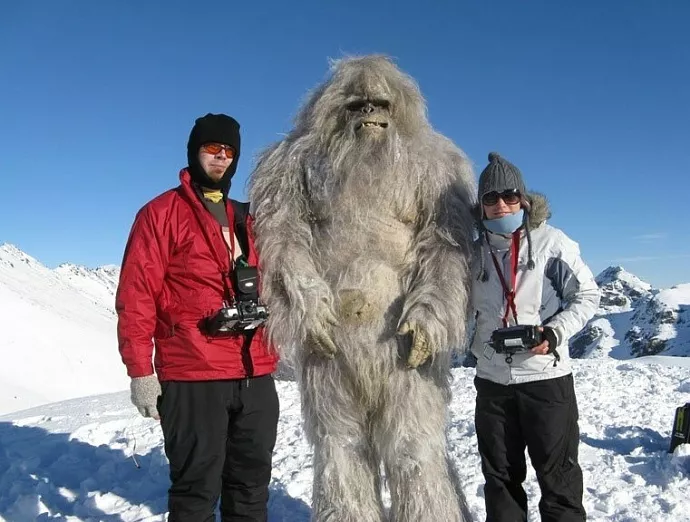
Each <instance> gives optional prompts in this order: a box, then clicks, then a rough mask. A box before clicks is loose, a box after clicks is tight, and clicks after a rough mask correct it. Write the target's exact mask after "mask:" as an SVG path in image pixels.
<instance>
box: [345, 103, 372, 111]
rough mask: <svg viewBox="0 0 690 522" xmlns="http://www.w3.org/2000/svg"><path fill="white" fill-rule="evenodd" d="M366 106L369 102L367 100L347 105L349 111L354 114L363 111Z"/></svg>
mask: <svg viewBox="0 0 690 522" xmlns="http://www.w3.org/2000/svg"><path fill="white" fill-rule="evenodd" d="M366 104H367V102H366V101H365V100H357V101H353V102H350V103H348V104H347V110H348V111H353V112H357V111H361V110H362V109H363V108H364V106H365V105H366Z"/></svg>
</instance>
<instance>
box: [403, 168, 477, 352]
mask: <svg viewBox="0 0 690 522" xmlns="http://www.w3.org/2000/svg"><path fill="white" fill-rule="evenodd" d="M439 163H440V165H438V166H434V167H435V168H434V167H431V168H430V170H432V172H430V174H429V177H430V179H433V178H431V177H432V176H433V177H435V178H437V179H440V180H441V182H440V183H437V184H433V183H429V182H427V183H426V184H425V185H423V186H422V187H421V188H420V189H419V196H418V207H419V209H420V212H419V218H418V222H417V229H416V233H415V237H414V239H413V251H412V259H411V265H410V269H409V273H408V275H407V277H406V280H405V287H406V298H405V305H404V310H403V315H402V320H401V324H404V323H405V322H410V321H411V322H416V323H417V324H419V325H420V326H422V327H423V328H424V329H425V330H426V334H427V336H428V340H429V342H430V343H431V345H432V348H433V349H434V351H438V352H449V351H451V350H453V349H459V348H460V347H461V346H462V345H464V344H465V335H466V326H467V323H468V320H469V305H470V281H469V278H470V262H471V248H472V246H471V245H472V234H473V232H472V230H473V228H472V223H473V221H472V216H471V214H470V209H471V207H472V202H473V194H474V185H473V183H474V181H473V176H472V171H471V168H470V166H469V162H468V161H467V159H465V158H464V157H463V156H458V155H456V154H449V155H448V159H447V160H446V161H445V162H439ZM433 170H436V171H435V172H434V171H433ZM432 353H433V352H432Z"/></svg>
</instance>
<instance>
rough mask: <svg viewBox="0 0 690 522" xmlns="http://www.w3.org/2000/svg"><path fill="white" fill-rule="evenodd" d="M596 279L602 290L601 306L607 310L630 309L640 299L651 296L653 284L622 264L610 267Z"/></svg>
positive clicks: (619, 310)
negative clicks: (627, 269) (629, 270)
mask: <svg viewBox="0 0 690 522" xmlns="http://www.w3.org/2000/svg"><path fill="white" fill-rule="evenodd" d="M596 281H597V284H598V285H599V287H600V288H601V292H602V295H601V304H600V308H601V309H602V310H603V311H605V312H621V311H625V310H630V309H632V308H633V307H634V306H635V305H636V303H637V302H638V301H639V300H640V299H644V298H648V297H651V292H652V285H650V284H649V283H646V282H644V281H642V280H641V279H640V278H639V277H637V276H636V275H634V274H631V273H630V272H628V271H626V270H625V269H624V268H623V267H622V266H610V267H608V268H607V269H606V270H604V271H603V272H602V273H601V274H599V275H598V276H597V278H596Z"/></svg>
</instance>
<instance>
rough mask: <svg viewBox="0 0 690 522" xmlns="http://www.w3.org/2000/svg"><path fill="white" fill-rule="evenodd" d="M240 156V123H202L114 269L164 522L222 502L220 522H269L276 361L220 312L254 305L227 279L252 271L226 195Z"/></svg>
mask: <svg viewBox="0 0 690 522" xmlns="http://www.w3.org/2000/svg"><path fill="white" fill-rule="evenodd" d="M239 156H240V126H239V124H238V123H237V121H235V120H234V119H233V118H231V117H229V116H226V115H224V114H207V115H206V116H204V117H202V118H198V119H197V120H196V123H195V125H194V127H193V128H192V131H191V134H190V136H189V142H188V144H187V159H188V162H189V166H188V167H187V168H186V169H183V170H182V171H181V172H180V185H179V186H178V187H176V188H174V189H171V190H169V191H167V192H165V193H163V194H161V195H159V196H158V197H156V198H155V199H153V200H152V201H150V202H149V203H147V204H146V205H145V206H144V207H143V208H142V209H141V210H140V211H139V212H138V213H137V216H136V218H135V221H134V225H133V226H132V230H131V233H130V236H129V240H128V242H127V246H126V249H125V254H124V259H123V262H122V271H121V275H120V283H119V286H118V290H117V296H116V309H117V314H118V329H117V331H118V341H119V348H120V354H121V356H122V360H123V362H124V364H125V365H126V367H127V374H128V375H129V377H131V379H132V382H131V394H132V403H133V404H134V405H135V406H136V407H137V408H138V409H139V411H140V412H141V413H142V415H144V416H147V417H153V418H154V419H160V422H161V426H162V429H163V437H164V441H165V453H166V455H167V457H168V460H169V461H170V479H171V482H172V485H171V487H170V490H169V496H168V509H169V511H170V515H169V520H170V521H199V522H201V521H209V520H214V517H215V515H214V510H215V506H216V504H217V501H218V498H219V497H220V500H221V502H220V504H221V514H222V519H223V520H224V521H230V520H232V521H240V520H241V521H266V520H267V518H268V516H267V500H268V483H269V480H270V477H271V457H272V453H273V447H274V444H275V440H276V429H277V423H278V396H277V394H276V389H275V383H274V382H273V377H272V375H271V373H272V372H273V371H274V370H275V369H276V363H277V356H276V354H275V352H274V351H273V350H271V349H270V347H269V346H268V345H267V343H266V342H265V341H264V338H263V327H262V326H258V328H255V327H253V326H254V325H255V324H256V323H252V326H250V327H248V328H247V329H245V330H240V331H234V330H233V328H231V327H229V326H228V325H229V324H230V323H227V322H224V320H225V317H226V316H223V315H220V316H219V315H218V314H219V312H220V311H221V310H223V309H225V312H228V310H231V309H232V308H233V305H236V306H234V307H235V308H239V309H242V310H244V309H247V308H246V306H249V308H248V310H250V311H252V310H254V311H255V308H253V306H254V304H256V302H255V301H254V302H253V304H252V303H249V305H245V307H244V308H243V307H242V305H243V303H244V301H241V302H240V303H237V302H236V299H238V298H240V297H242V296H244V295H245V294H244V293H243V292H240V291H239V290H241V289H244V290H247V288H248V286H247V285H246V284H244V283H243V282H242V281H244V279H243V278H239V279H240V282H238V278H237V277H235V276H236V275H237V274H238V273H244V272H243V271H242V268H246V267H249V268H250V269H251V267H256V266H258V260H257V254H256V249H255V247H254V241H253V237H252V234H251V224H252V223H251V216H250V215H249V213H248V212H247V211H246V209H247V207H248V205H247V204H242V203H239V202H237V201H233V200H229V199H228V191H229V188H230V180H231V178H232V176H233V174H234V173H235V170H236V168H237V161H238V159H239ZM238 269H239V270H238ZM243 277H244V276H243ZM245 282H246V281H245ZM253 282H254V283H256V281H253ZM243 284H244V286H243V287H242V288H239V287H240V286H241V285H243ZM254 288H258V285H256V284H255V285H254ZM251 294H252V292H249V293H248V294H246V295H249V296H250V297H253V298H254V299H255V298H256V295H255V293H254V295H253V296H252V295H251ZM230 315H232V313H231V314H230ZM214 318H217V319H218V318H219V319H220V320H219V321H215V322H214V321H213V319H214ZM256 322H257V323H258V322H260V321H256ZM219 325H221V326H222V325H225V326H228V328H220V331H219V329H218V326H219ZM228 330H229V331H228ZM154 348H155V354H154ZM152 357H153V364H152V361H151V359H152Z"/></svg>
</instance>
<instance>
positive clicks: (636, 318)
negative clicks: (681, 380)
mask: <svg viewBox="0 0 690 522" xmlns="http://www.w3.org/2000/svg"><path fill="white" fill-rule="evenodd" d="M597 283H598V284H599V287H600V288H601V290H602V298H601V304H600V306H599V311H598V313H597V315H596V317H594V318H593V319H592V320H591V321H590V322H589V324H588V325H587V326H586V327H585V328H584V329H583V330H582V331H581V332H580V333H579V334H578V335H577V336H575V337H574V338H573V339H572V340H571V343H570V350H571V354H572V355H573V356H574V357H609V356H610V357H613V358H615V359H629V358H631V357H640V356H645V355H657V354H662V355H673V356H684V357H687V356H690V284H682V285H677V286H674V287H672V288H667V289H662V290H658V289H654V288H652V287H651V286H650V285H649V284H648V283H645V282H644V281H642V280H640V279H639V278H638V277H637V276H635V275H633V274H631V273H630V272H627V271H626V270H625V269H623V268H622V267H620V266H616V267H609V268H607V269H606V270H604V271H603V272H602V273H601V274H599V276H597Z"/></svg>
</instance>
